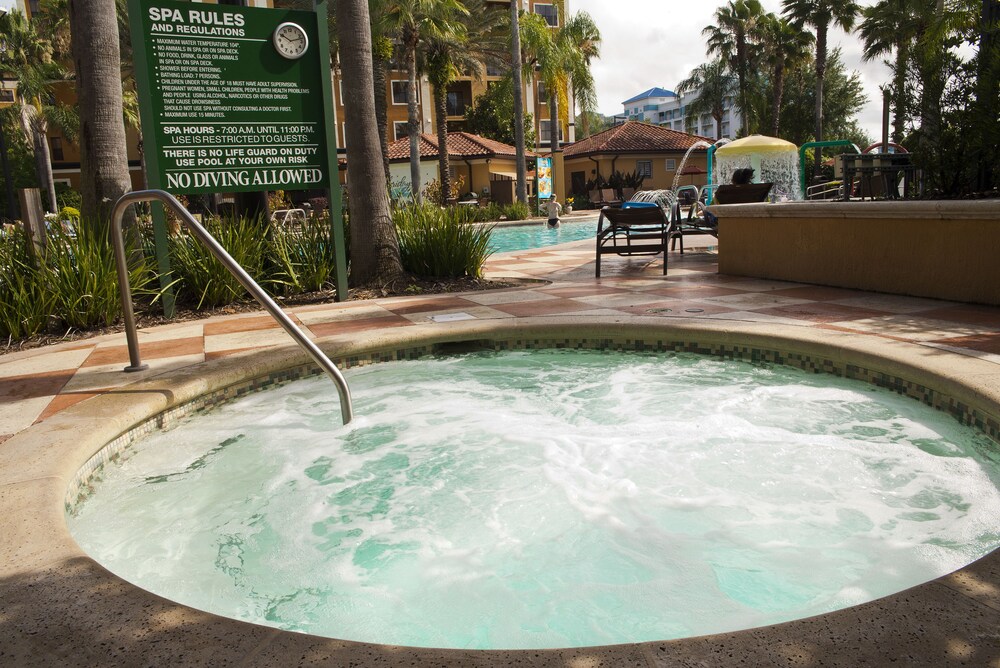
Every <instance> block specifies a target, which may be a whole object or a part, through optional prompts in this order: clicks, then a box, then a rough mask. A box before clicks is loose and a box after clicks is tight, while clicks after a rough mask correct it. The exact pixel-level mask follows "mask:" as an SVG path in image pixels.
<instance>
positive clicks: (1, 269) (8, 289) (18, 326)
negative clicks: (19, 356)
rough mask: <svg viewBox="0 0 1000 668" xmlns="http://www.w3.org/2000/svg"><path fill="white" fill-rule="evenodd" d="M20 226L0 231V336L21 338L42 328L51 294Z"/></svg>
mask: <svg viewBox="0 0 1000 668" xmlns="http://www.w3.org/2000/svg"><path fill="white" fill-rule="evenodd" d="M30 243H31V242H30V241H29V240H28V238H27V236H25V234H24V231H23V229H22V228H20V227H17V228H11V229H10V231H9V232H6V233H2V234H0V336H2V337H4V338H13V339H23V338H27V337H29V336H34V335H35V334H38V333H39V332H41V331H43V330H44V329H45V326H46V324H47V323H48V320H49V314H50V313H51V312H52V310H51V306H52V300H51V294H50V293H49V292H48V290H46V288H45V283H44V280H43V273H42V271H41V270H40V269H39V267H38V264H37V263H36V260H35V257H34V255H33V253H32V251H31V249H30V248H29V244H30Z"/></svg>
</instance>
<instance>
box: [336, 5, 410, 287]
mask: <svg viewBox="0 0 1000 668" xmlns="http://www.w3.org/2000/svg"><path fill="white" fill-rule="evenodd" d="M337 37H338V39H339V42H340V59H341V65H342V67H343V74H344V76H343V79H342V81H343V90H344V113H345V116H346V128H345V130H346V131H345V135H346V136H345V140H346V145H347V170H348V173H349V174H350V175H351V183H350V187H351V197H350V200H349V202H350V204H349V206H350V213H351V284H352V285H386V284H388V283H391V282H393V281H395V280H396V279H398V278H399V277H400V276H402V275H403V265H402V263H401V261H400V258H399V241H398V239H397V238H396V230H395V228H394V227H393V224H392V214H391V212H390V209H389V193H388V192H387V191H386V188H385V172H384V171H383V168H382V161H381V160H380V159H379V155H378V154H379V142H378V129H377V128H376V127H375V94H374V91H373V84H372V80H373V78H374V76H373V73H372V55H371V53H372V35H371V25H370V24H369V22H368V3H367V2H357V0H337Z"/></svg>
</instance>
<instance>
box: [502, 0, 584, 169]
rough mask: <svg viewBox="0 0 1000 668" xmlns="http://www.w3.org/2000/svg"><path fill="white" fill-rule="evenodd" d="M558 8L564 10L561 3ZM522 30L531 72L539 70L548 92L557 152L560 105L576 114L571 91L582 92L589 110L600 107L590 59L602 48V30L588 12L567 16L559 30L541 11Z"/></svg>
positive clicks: (553, 145) (551, 144) (552, 144)
mask: <svg viewBox="0 0 1000 668" xmlns="http://www.w3.org/2000/svg"><path fill="white" fill-rule="evenodd" d="M557 8H558V11H560V12H561V11H562V3H561V2H560V3H558V4H557ZM559 16H564V14H562V13H560V14H559ZM521 33H522V34H521V36H522V41H523V43H524V45H525V49H524V51H525V54H526V56H527V63H526V67H527V68H529V69H528V70H527V71H531V70H534V71H535V72H536V73H537V75H538V78H539V79H540V80H541V81H542V83H543V84H544V86H545V90H546V92H547V93H548V97H549V125H550V128H549V129H550V138H549V147H550V148H551V150H552V152H553V153H554V152H556V151H558V150H559V130H560V128H561V127H562V114H561V113H560V108H562V109H565V110H566V113H567V115H568V114H570V113H572V110H570V109H569V105H568V103H569V90H570V89H572V90H573V91H574V92H576V91H579V93H580V95H581V97H582V98H583V102H584V104H585V105H587V106H586V108H587V110H588V111H589V110H591V109H593V108H594V106H596V97H597V95H596V92H595V91H594V79H593V76H592V75H591V72H590V60H591V59H592V58H594V57H596V56H597V55H598V53H599V51H600V39H601V33H600V31H599V30H598V29H597V25H596V24H595V23H594V20H593V19H592V18H591V17H590V15H589V14H587V13H586V12H579V13H577V14H576V15H574V16H572V17H570V18H568V19H564V20H563V21H562V26H561V27H560V28H559V29H557V30H552V28H550V27H549V24H548V23H547V22H546V21H545V19H544V18H542V17H541V16H539V15H538V14H531V15H529V16H525V17H524V18H523V19H522V21H521Z"/></svg>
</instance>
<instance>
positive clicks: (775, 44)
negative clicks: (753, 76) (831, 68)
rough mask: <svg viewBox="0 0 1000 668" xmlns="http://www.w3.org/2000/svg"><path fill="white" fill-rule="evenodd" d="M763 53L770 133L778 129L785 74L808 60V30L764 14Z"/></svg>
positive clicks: (810, 38) (809, 41)
mask: <svg viewBox="0 0 1000 668" xmlns="http://www.w3.org/2000/svg"><path fill="white" fill-rule="evenodd" d="M762 27H763V31H764V56H765V58H766V59H767V62H768V64H769V65H770V66H771V77H772V86H773V89H772V96H771V119H772V120H771V132H772V134H773V135H774V136H775V137H777V136H778V131H779V129H780V124H781V123H780V118H781V100H782V98H783V97H784V93H785V73H786V72H787V71H788V70H789V69H791V68H794V67H797V66H798V65H800V64H801V63H804V62H806V61H807V60H808V59H809V55H810V51H809V49H810V47H811V46H812V43H813V36H812V33H808V32H803V31H801V30H797V29H796V28H795V27H794V26H793V25H792V24H790V23H789V22H788V21H787V20H785V19H783V18H780V17H778V16H775V15H774V14H768V15H767V16H766V17H765V19H764V22H763V26H762Z"/></svg>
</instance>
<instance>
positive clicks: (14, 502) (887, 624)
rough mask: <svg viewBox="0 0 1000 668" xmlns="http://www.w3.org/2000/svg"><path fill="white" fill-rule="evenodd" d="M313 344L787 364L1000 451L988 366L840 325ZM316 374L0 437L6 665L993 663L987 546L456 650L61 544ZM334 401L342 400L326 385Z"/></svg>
mask: <svg viewBox="0 0 1000 668" xmlns="http://www.w3.org/2000/svg"><path fill="white" fill-rule="evenodd" d="M322 343H323V347H324V349H325V350H326V351H327V352H328V354H330V356H331V357H332V358H333V359H334V360H335V361H336V362H337V363H338V364H339V365H340V366H342V367H346V368H351V367H356V366H361V365H367V364H370V363H377V362H388V361H396V360H412V359H418V358H422V357H425V356H427V355H431V354H451V353H463V352H467V351H474V350H484V349H486V350H499V351H521V350H534V349H570V350H575V349H581V350H614V351H619V350H620V351H639V352H642V353H651V352H652V353H665V354H670V353H684V354H688V353H693V354H699V355H704V356H707V357H715V358H723V359H734V360H744V361H748V362H752V363H754V364H756V365H757V366H759V367H761V368H769V367H777V366H790V367H795V368H798V369H802V370H805V371H807V372H810V373H825V374H831V375H834V376H842V377H846V378H851V379H856V380H858V381H862V382H864V383H870V384H874V385H878V386H881V387H884V388H889V389H890V390H893V391H895V392H896V393H898V394H901V395H906V396H909V397H911V398H912V399H914V400H917V401H920V402H922V403H924V404H927V405H929V406H932V407H934V408H937V409H939V410H941V411H944V412H945V413H948V414H950V415H952V416H953V417H954V418H957V420H958V421H960V422H962V423H965V424H967V425H971V426H973V427H975V428H976V429H977V430H978V431H980V432H982V433H983V434H985V435H986V436H987V437H988V438H989V439H990V440H992V441H993V443H994V444H995V443H996V442H997V441H998V440H1000V425H998V419H997V418H998V415H1000V372H998V371H997V369H996V365H995V364H992V363H990V362H986V361H983V360H978V359H975V358H973V357H966V356H960V355H955V354H951V353H945V352H943V351H936V350H929V349H927V348H922V347H919V346H915V345H911V344H907V343H902V342H896V341H890V340H874V339H869V338H865V339H859V338H856V337H850V336H848V335H845V334H842V333H837V332H828V331H820V330H812V329H810V330H805V329H798V328H787V327H784V328H779V327H774V326H765V325H760V324H749V323H734V322H727V323H718V324H716V323H707V322H704V321H699V322H697V323H694V322H685V321H674V320H672V321H671V322H669V323H664V322H663V321H662V320H660V319H657V318H652V317H650V318H635V319H632V320H630V321H629V322H628V323H626V324H623V323H620V322H615V321H614V319H610V318H603V319H602V318H599V317H584V316H580V317H561V318H539V319H523V320H519V321H517V322H511V323H508V322H502V323H497V322H459V323H450V324H449V326H448V327H441V326H438V325H420V326H414V327H410V328H405V329H400V330H395V331H391V332H379V333H374V334H371V335H368V336H366V337H365V338H358V337H356V336H352V337H351V338H348V337H339V338H338V337H332V338H330V339H326V340H324V341H323V342H322ZM315 374H316V370H315V369H314V368H313V367H312V366H311V364H309V363H308V361H307V360H306V359H305V358H304V357H303V355H302V354H301V353H300V352H299V351H298V350H297V349H294V348H292V347H290V346H289V347H282V348H279V349H270V350H267V351H263V352H259V353H252V354H246V355H241V356H234V357H231V358H225V359H220V360H215V361H211V362H206V363H204V364H200V365H196V366H194V367H190V368H187V369H183V370H180V371H176V372H170V373H166V374H163V375H162V376H158V377H155V378H152V379H149V380H145V381H141V382H137V383H134V384H132V385H129V386H127V387H125V388H123V389H121V390H116V391H113V392H111V393H109V394H107V395H104V396H100V397H96V398H94V399H91V400H89V401H86V402H83V403H81V404H78V405H77V406H74V407H72V408H70V409H67V410H66V411H63V412H61V413H59V414H57V415H56V416H54V417H52V418H50V419H48V420H46V421H44V422H42V423H40V424H39V425H36V426H35V427H33V428H31V429H29V430H26V431H25V432H22V433H21V434H18V435H16V436H14V437H13V438H11V439H10V440H8V441H7V442H6V443H5V444H4V448H2V449H0V462H2V464H0V472H2V473H0V476H2V477H3V480H2V482H0V484H2V487H0V490H2V493H3V496H2V497H0V511H2V517H4V518H5V519H4V520H3V521H4V532H3V533H4V535H5V540H4V542H3V551H4V559H3V562H2V563H3V566H2V568H3V569H4V571H3V574H2V578H3V579H2V584H0V596H2V600H3V601H4V605H3V608H2V610H0V632H2V633H3V637H4V638H5V640H4V642H3V644H2V645H0V648H2V649H0V651H2V654H0V656H3V658H4V659H5V661H8V660H9V661H10V662H11V664H12V665H44V664H48V665H58V664H64V663H67V662H69V663H73V664H76V665H126V664H128V665H133V664H142V665H182V664H194V663H216V664H218V665H225V664H239V665H304V664H317V663H327V664H329V665H350V664H352V663H353V664H355V665H429V664H433V665H456V666H458V665H462V666H464V665H511V664H521V665H568V666H578V665H584V666H589V665H598V664H603V665H613V666H627V665H642V666H649V665H658V664H660V663H662V664H663V665H668V664H670V665H676V664H678V663H682V664H684V663H687V664H702V665H719V664H724V663H727V662H737V661H746V662H748V663H751V664H753V663H757V664H784V663H791V664H794V665H813V664H818V663H819V662H820V661H822V662H823V665H858V664H863V663H868V664H872V665H877V664H880V663H882V662H884V661H885V660H887V659H888V658H890V657H891V658H896V659H899V660H903V661H906V662H907V663H908V664H909V665H914V664H925V665H943V664H946V663H949V662H953V663H958V662H960V661H964V662H967V663H968V664H969V665H992V662H995V661H997V660H998V657H1000V631H998V629H1000V556H998V553H997V552H993V553H991V554H988V555H986V556H985V557H983V558H981V559H979V560H978V561H975V562H974V563H972V564H970V565H968V566H966V567H964V568H962V569H960V570H958V571H957V572H955V573H952V574H950V575H946V576H944V577H941V578H938V579H937V580H934V581H932V582H928V583H925V584H922V585H919V586H916V587H913V588H911V589H907V590H905V591H902V592H899V593H896V594H890V595H887V596H885V597H883V598H879V599H877V600H874V601H871V602H868V603H864V604H861V605H857V606H853V607H848V608H845V609H842V610H838V611H836V612H832V613H828V614H823V615H819V616H813V617H809V618H806V619H799V620H796V621H790V622H785V623H781V624H776V625H772V626H764V627H758V628H753V629H749V630H745V631H734V632H727V633H721V634H716V635H708V636H701V637H694V638H682V639H678V640H649V641H647V642H641V643H631V644H613V645H604V646H596V647H575V648H564V649H532V650H466V649H437V648H433V647H425V648H416V647H405V646H389V645H380V644H371V643H365V642H352V641H346V640H337V639H330V638H322V637H318V636H313V635H308V634H306V633H294V632H290V631H283V630H278V629H275V628H268V627H265V626H259V625H255V624H251V623H247V622H241V621H236V620H233V619H228V618H224V617H220V616H216V615H213V614H210V613H206V612H201V611H198V610H195V609H193V608H188V607H186V606H184V605H181V604H178V603H174V602H171V601H169V600H167V599H165V598H162V597H160V596H157V595H154V594H151V593H149V592H147V591H144V590H143V589H140V588H139V587H137V586H134V585H132V584H129V583H128V582H125V581H123V580H121V579H119V578H118V577H116V576H115V575H112V574H111V573H109V572H108V571H107V570H105V569H104V567H102V566H101V565H100V564H98V563H96V562H95V561H94V560H93V559H92V558H91V557H89V556H88V555H87V554H86V553H85V552H83V551H82V550H81V549H80V547H79V546H78V545H77V543H76V542H75V540H74V539H73V538H72V537H71V535H70V534H69V532H68V530H67V521H66V513H67V512H68V511H70V510H72V509H74V508H76V507H77V504H78V503H79V502H80V500H81V499H83V498H85V497H87V496H88V494H90V491H91V487H92V486H94V485H99V484H100V479H101V477H102V475H103V474H104V472H105V469H104V467H107V466H111V465H112V464H111V462H114V461H116V460H118V459H119V458H120V457H122V456H123V453H127V451H128V449H129V447H130V446H131V445H132V444H133V443H134V442H136V441H141V440H142V439H143V438H145V437H146V436H147V435H149V434H151V433H153V432H157V431H159V430H160V429H161V428H163V427H172V426H173V425H174V424H175V423H176V422H178V421H181V420H182V418H184V417H185V416H189V415H192V414H194V413H197V412H199V411H203V410H206V409H210V408H213V407H215V406H217V405H220V404H223V403H228V402H230V401H231V400H232V399H234V398H236V397H241V396H245V395H248V394H250V393H253V392H256V391H258V390H261V389H270V388H273V387H275V386H279V385H283V384H285V383H286V381H291V380H295V379H298V378H302V377H305V376H311V375H315ZM330 393H331V396H335V392H334V390H333V388H332V387H331V388H330ZM264 396H265V395H261V397H264ZM334 403H335V401H334ZM196 419H197V418H196ZM359 419H364V418H363V416H361V415H359ZM193 424H197V422H195V423H193ZM108 521H109V522H113V521H114V518H113V517H109V518H108ZM8 537H9V539H8ZM623 614H626V615H627V610H623Z"/></svg>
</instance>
